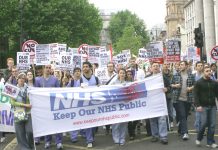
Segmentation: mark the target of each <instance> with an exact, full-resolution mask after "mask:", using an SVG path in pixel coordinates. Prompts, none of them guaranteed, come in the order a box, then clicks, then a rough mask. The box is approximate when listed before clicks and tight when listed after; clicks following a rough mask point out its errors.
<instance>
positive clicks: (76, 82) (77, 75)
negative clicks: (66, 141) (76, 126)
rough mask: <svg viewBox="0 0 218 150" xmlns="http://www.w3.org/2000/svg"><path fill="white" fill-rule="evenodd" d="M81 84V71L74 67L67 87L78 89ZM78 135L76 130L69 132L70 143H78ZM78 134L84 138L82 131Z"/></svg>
mask: <svg viewBox="0 0 218 150" xmlns="http://www.w3.org/2000/svg"><path fill="white" fill-rule="evenodd" d="M81 83H83V80H82V78H81V69H80V68H78V67H76V68H74V69H73V79H72V80H71V81H70V82H69V83H68V85H67V87H80V86H81ZM78 133H79V131H78V130H76V131H71V132H70V134H71V142H72V143H76V142H77V141H78ZM80 134H81V135H82V136H84V137H86V136H85V133H84V130H80ZM87 141H88V140H87Z"/></svg>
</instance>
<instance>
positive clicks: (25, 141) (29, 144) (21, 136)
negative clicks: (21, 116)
mask: <svg viewBox="0 0 218 150" xmlns="http://www.w3.org/2000/svg"><path fill="white" fill-rule="evenodd" d="M15 131H16V137H17V143H18V146H19V147H20V149H22V150H32V149H33V148H34V140H33V129H32V121H31V117H29V118H28V120H27V121H20V122H16V123H15Z"/></svg>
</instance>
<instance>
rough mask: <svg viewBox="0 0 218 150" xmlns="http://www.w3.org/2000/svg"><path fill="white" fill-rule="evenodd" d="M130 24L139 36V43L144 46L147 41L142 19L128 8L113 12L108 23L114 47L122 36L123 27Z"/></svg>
mask: <svg viewBox="0 0 218 150" xmlns="http://www.w3.org/2000/svg"><path fill="white" fill-rule="evenodd" d="M130 26H132V27H133V28H134V30H135V34H136V35H137V36H141V37H142V38H141V43H142V45H143V46H145V45H146V44H147V43H148V42H149V37H148V33H147V31H146V26H145V24H144V22H143V20H141V19H139V17H138V16H137V15H136V14H132V13H131V12H130V11H129V10H125V11H119V12H118V13H116V14H114V15H113V16H112V18H111V21H110V24H109V33H110V37H111V41H112V44H113V46H114V47H116V45H117V42H118V40H119V38H121V37H122V35H123V33H124V29H125V28H126V27H130Z"/></svg>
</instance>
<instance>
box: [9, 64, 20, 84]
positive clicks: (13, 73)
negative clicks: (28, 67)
mask: <svg viewBox="0 0 218 150" xmlns="http://www.w3.org/2000/svg"><path fill="white" fill-rule="evenodd" d="M17 75H18V69H17V67H16V66H13V67H12V69H11V76H10V77H9V78H8V80H7V83H9V84H12V85H17Z"/></svg>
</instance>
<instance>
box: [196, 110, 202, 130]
mask: <svg viewBox="0 0 218 150" xmlns="http://www.w3.org/2000/svg"><path fill="white" fill-rule="evenodd" d="M194 127H195V129H196V131H197V132H199V131H200V127H201V113H200V112H197V111H196V112H195V124H194Z"/></svg>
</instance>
